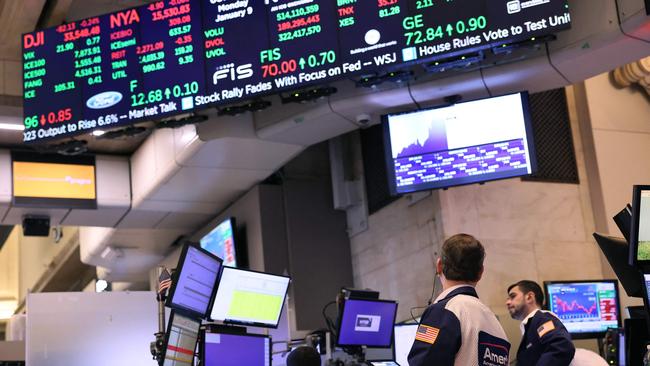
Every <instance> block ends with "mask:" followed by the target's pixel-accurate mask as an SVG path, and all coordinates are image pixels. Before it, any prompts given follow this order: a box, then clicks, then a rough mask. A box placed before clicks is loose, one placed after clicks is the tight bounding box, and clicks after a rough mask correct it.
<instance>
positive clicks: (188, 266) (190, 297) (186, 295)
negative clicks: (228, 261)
mask: <svg viewBox="0 0 650 366" xmlns="http://www.w3.org/2000/svg"><path fill="white" fill-rule="evenodd" d="M220 270H221V258H218V257H217V256H215V255H214V254H212V253H209V252H207V251H206V250H204V249H201V248H199V247H198V246H196V245H194V244H189V243H188V244H185V246H184V247H183V250H182V252H181V257H180V259H179V261H178V267H177V268H176V271H175V272H174V275H173V276H172V279H173V280H172V287H171V290H170V293H169V296H168V297H167V304H166V305H167V306H169V307H170V308H173V309H177V310H179V311H183V312H186V313H188V314H189V315H191V316H194V317H198V318H201V319H203V318H205V317H206V316H207V314H208V310H209V307H210V300H211V299H212V297H213V295H214V291H215V288H216V286H217V280H218V278H219V271H220Z"/></svg>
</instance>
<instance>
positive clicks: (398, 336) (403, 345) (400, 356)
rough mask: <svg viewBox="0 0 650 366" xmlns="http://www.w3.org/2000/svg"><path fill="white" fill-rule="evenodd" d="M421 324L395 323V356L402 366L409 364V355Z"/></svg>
mask: <svg viewBox="0 0 650 366" xmlns="http://www.w3.org/2000/svg"><path fill="white" fill-rule="evenodd" d="M418 327H419V324H398V325H395V329H394V330H393V331H394V332H395V346H394V352H395V354H394V358H395V361H397V363H399V364H400V365H402V366H409V361H408V356H409V352H411V347H413V342H415V335H416V332H417V330H418Z"/></svg>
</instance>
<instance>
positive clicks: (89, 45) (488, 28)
mask: <svg viewBox="0 0 650 366" xmlns="http://www.w3.org/2000/svg"><path fill="white" fill-rule="evenodd" d="M487 1H488V0H480V1H479V0H455V1H445V2H437V1H436V2H434V1H430V0H377V1H363V2H361V1H347V0H341V1H336V2H333V1H329V0H299V1H296V0H260V1H255V2H253V1H234V0H227V1H226V0H224V1H214V0H160V1H154V2H151V3H150V4H146V5H143V6H140V7H137V8H132V9H126V10H123V11H119V12H115V13H111V14H106V15H100V16H96V17H92V18H88V19H83V20H79V21H74V22H69V23H66V24H63V25H60V26H58V27H54V28H49V29H45V30H38V31H36V32H32V33H27V34H24V35H23V80H24V85H23V89H24V95H23V97H24V123H25V131H24V135H23V140H24V141H25V142H29V141H42V140H47V139H55V138H61V137H65V136H71V135H76V134H83V133H88V132H90V131H92V130H95V129H111V128H115V127H117V126H120V125H125V124H133V123H136V122H138V121H142V120H158V119H161V118H164V117H169V116H172V115H176V114H182V113H187V112H190V111H193V110H196V109H200V108H207V107H210V106H215V105H220V104H229V103H239V102H241V101H243V100H249V99H253V98H255V97H258V96H262V95H267V94H272V93H278V92H282V91H288V90H295V89H300V88H303V87H305V86H308V85H313V84H322V83H327V82H331V81H334V80H341V79H345V78H349V77H351V76H355V75H360V74H362V75H369V74H376V73H383V72H385V71H387V70H394V69H398V68H400V67H404V66H407V65H409V64H416V63H428V62H431V61H432V60H438V59H444V58H449V57H456V55H461V54H467V53H468V52H474V51H475V50H482V49H487V48H490V47H494V46H495V45H500V44H502V43H509V42H517V41H522V40H528V39H530V38H531V37H536V36H539V35H550V34H554V33H555V32H557V31H560V30H563V29H567V28H569V27H570V15H569V12H568V6H567V2H566V0H528V1H520V0H490V2H489V3H488V2H487ZM488 4H489V6H488Z"/></svg>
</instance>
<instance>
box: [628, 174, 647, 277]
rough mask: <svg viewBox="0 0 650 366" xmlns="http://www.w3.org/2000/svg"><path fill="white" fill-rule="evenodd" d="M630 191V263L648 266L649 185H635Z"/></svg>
mask: <svg viewBox="0 0 650 366" xmlns="http://www.w3.org/2000/svg"><path fill="white" fill-rule="evenodd" d="M632 192H633V193H632V227H631V230H630V256H629V258H630V264H632V265H634V266H638V267H641V268H650V186H640V185H636V186H634V188H633V190H632Z"/></svg>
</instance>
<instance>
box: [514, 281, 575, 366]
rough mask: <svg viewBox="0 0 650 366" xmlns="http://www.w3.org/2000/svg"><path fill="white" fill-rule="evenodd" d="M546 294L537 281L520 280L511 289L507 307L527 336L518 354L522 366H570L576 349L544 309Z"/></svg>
mask: <svg viewBox="0 0 650 366" xmlns="http://www.w3.org/2000/svg"><path fill="white" fill-rule="evenodd" d="M543 304H544V293H543V292H542V289H541V287H540V286H539V285H538V284H537V283H535V282H533V281H527V280H523V281H519V282H517V283H515V284H513V285H511V286H510V287H508V300H506V306H507V307H508V312H510V316H511V317H512V318H513V319H516V320H521V325H520V327H521V332H522V334H523V337H522V339H521V344H520V345H519V350H518V351H517V365H518V366H568V365H569V364H570V363H571V360H573V356H574V354H575V347H574V345H573V343H572V342H571V336H570V335H569V332H568V331H567V329H566V328H565V327H564V325H563V324H562V322H561V321H560V319H558V318H557V316H555V314H553V313H551V312H550V311H544V310H541V308H542V305H543Z"/></svg>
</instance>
